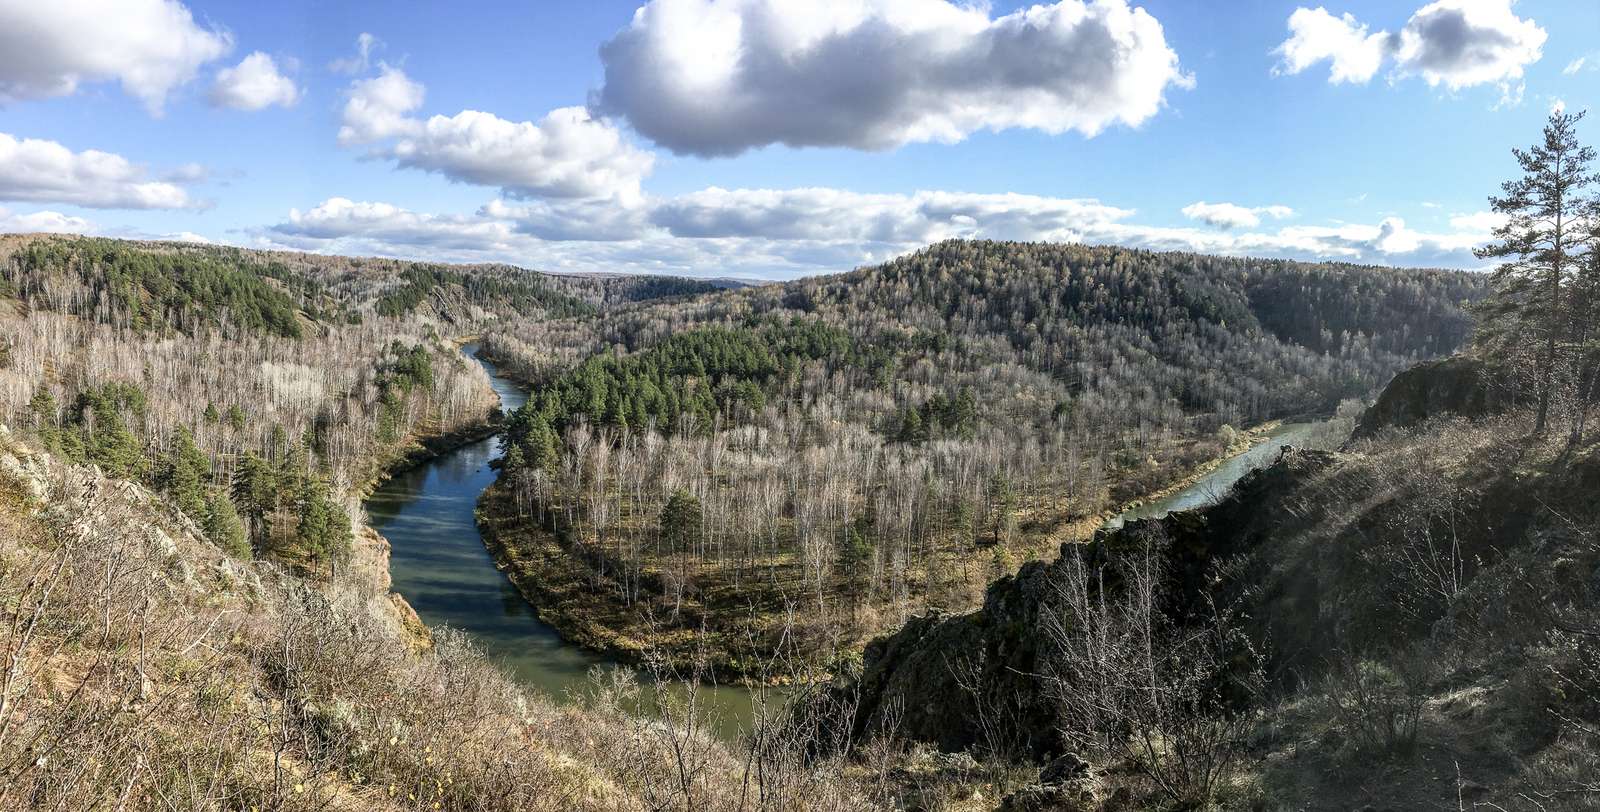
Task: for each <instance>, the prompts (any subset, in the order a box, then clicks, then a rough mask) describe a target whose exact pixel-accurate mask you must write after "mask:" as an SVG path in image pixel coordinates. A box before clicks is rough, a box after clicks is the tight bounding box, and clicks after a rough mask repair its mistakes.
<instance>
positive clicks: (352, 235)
mask: <svg viewBox="0 0 1600 812" xmlns="http://www.w3.org/2000/svg"><path fill="white" fill-rule="evenodd" d="M1235 208H1239V209H1240V210H1241V211H1245V212H1250V213H1251V216H1258V215H1261V214H1265V215H1267V216H1272V217H1284V216H1291V215H1292V214H1293V212H1292V211H1290V210H1288V209H1287V208H1285V207H1282V206H1276V207H1263V208H1260V209H1254V210H1246V209H1242V208H1240V207H1235ZM1135 214H1136V213H1135V212H1134V211H1132V210H1129V209H1121V208H1117V207H1115V206H1110V205H1106V204H1104V203H1101V202H1099V201H1096V200H1068V199H1061V198H1047V197H1036V196H1030V195H1017V194H958V193H950V192H931V191H925V192H918V193H916V194H911V195H895V194H887V195H877V194H859V193H854V192H848V191H843V190H838V189H791V190H768V189H738V190H724V189H717V188H711V189H705V190H702V191H698V192H692V193H689V194H684V195H678V196H675V197H669V198H648V197H647V198H642V199H641V200H639V201H636V202H635V203H634V204H632V205H611V204H601V203H597V202H594V201H541V202H538V203H536V204H534V205H530V206H514V205H509V204H507V203H505V202H503V201H493V202H491V203H489V204H487V205H485V206H484V207H483V208H481V209H479V210H478V211H477V212H476V213H474V214H472V215H438V214H419V213H416V212H412V211H409V210H406V209H402V208H398V207H395V206H389V205H386V204H382V203H355V202H352V201H349V200H345V199H337V198H336V199H332V200H327V201H323V202H322V203H321V204H319V205H318V206H316V207H315V208H313V209H311V210H310V211H308V212H306V213H303V214H302V213H301V212H299V211H298V210H296V211H292V212H291V213H290V215H289V217H288V219H286V220H285V221H284V222H282V223H279V224H277V225H274V226H270V227H267V228H261V229H256V230H255V231H254V232H252V236H253V237H254V238H255V239H256V241H257V244H258V245H260V246H261V247H274V246H276V247H283V248H295V249H298V250H315V251H327V252H330V253H337V252H357V253H363V252H364V253H379V254H387V255H398V256H408V257H414V258H419V259H429V260H437V261H462V262H486V261H504V262H512V263H517V264H522V265H528V266H532V267H538V268H543V269H547V270H568V271H600V270H613V271H614V270H633V271H647V272H667V273H679V274H683V273H688V274H691V275H707V274H709V275H713V276H715V275H724V274H756V275H764V276H767V277H768V278H786V277H789V276H796V275H804V274H814V273H826V272H831V271H840V270H848V269H850V268H853V267H856V266H858V265H863V264H870V263H875V262H882V261H884V260H887V259H890V258H892V257H895V256H898V255H900V254H903V253H905V252H907V251H912V250H916V249H917V248H919V247H922V246H924V245H927V244H928V243H931V242H936V241H939V240H944V239H950V238H969V239H1003V240H1028V241H1050V242H1078V243H1085V244H1113V245H1124V246H1130V247H1138V248H1149V249H1154V250H1165V251H1194V252H1201V253H1210V254H1222V255H1229V256H1264V257H1283V258H1290V259H1303V260H1312V261H1317V260H1343V261H1349V262H1363V263H1375V264H1387V265H1411V266H1418V265H1421V266H1438V267H1455V268H1480V267H1484V263H1483V262H1482V261H1480V260H1478V259H1477V258H1475V257H1474V256H1473V255H1472V249H1473V248H1474V247H1476V246H1480V245H1483V244H1484V243H1486V242H1488V241H1489V240H1490V235H1489V234H1488V233H1487V227H1486V226H1485V223H1483V222H1480V221H1478V220H1476V219H1474V220H1470V221H1463V222H1462V223H1457V224H1456V226H1457V228H1458V231H1457V232H1456V233H1451V234H1430V233H1425V232H1419V231H1417V230H1415V229H1411V228H1408V227H1407V226H1406V224H1405V222H1404V221H1403V220H1401V219H1399V218H1388V219H1386V220H1384V221H1382V222H1380V223H1378V224H1377V225H1361V224H1342V225H1338V226H1292V227H1286V228H1282V229H1279V230H1277V231H1276V232H1271V233H1268V232H1261V231H1251V232H1246V233H1238V234H1233V233H1226V232H1221V231H1218V230H1216V229H1214V228H1208V229H1201V228H1165V227H1155V226H1146V225H1141V224H1138V223H1136V222H1130V220H1131V218H1133V216H1134V215H1135ZM1258 219H1259V218H1258Z"/></svg>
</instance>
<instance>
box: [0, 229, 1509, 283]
mask: <svg viewBox="0 0 1600 812" xmlns="http://www.w3.org/2000/svg"><path fill="white" fill-rule="evenodd" d="M34 236H39V237H80V238H84V239H110V240H124V241H128V242H145V243H171V244H174V245H190V246H196V247H206V246H210V247H215V248H240V249H245V250H250V251H277V252H282V253H288V254H304V255H306V256H320V257H340V258H344V259H376V260H385V261H390V262H418V263H424V264H430V265H444V266H453V267H466V268H470V267H474V266H481V265H509V266H511V267H513V268H516V269H518V270H522V271H532V272H534V273H540V274H546V275H550V276H573V277H599V276H662V277H675V278H681V279H690V280H695V281H701V282H716V281H724V280H725V281H729V282H739V283H743V284H745V285H747V286H751V287H755V286H760V285H769V284H782V283H785V282H795V281H798V280H801V279H815V278H819V277H825V276H837V275H840V274H848V273H854V272H856V271H863V270H871V269H873V268H875V267H877V266H879V265H883V264H886V263H888V262H892V261H894V260H895V259H898V258H900V257H904V256H908V255H910V254H914V253H917V252H919V251H924V250H927V249H928V248H931V247H933V246H935V245H938V244H940V243H943V242H949V241H951V240H964V241H967V242H985V241H990V242H1018V243H1024V244H1026V243H1036V244H1039V245H1078V246H1082V247H1085V248H1119V249H1123V250H1128V251H1149V252H1151V253H1155V254H1195V255H1197V256H1210V257H1219V258H1226V259H1243V260H1269V261H1280V260H1281V261H1287V262H1303V263H1306V264H1311V265H1355V266H1361V267H1371V268H1394V269H1396V270H1411V271H1461V272H1465V273H1491V272H1492V271H1493V270H1494V268H1493V266H1491V265H1486V266H1485V267H1481V268H1444V267H1437V266H1429V265H1396V264H1393V263H1383V262H1354V261H1351V260H1345V259H1296V258H1294V257H1272V256H1255V255H1250V254H1241V255H1228V254H1208V253H1205V252H1203V251H1185V250H1183V249H1159V248H1145V247H1141V246H1128V245H1116V244H1114V243H1083V242H1057V241H1052V240H994V239H992V238H988V237H951V238H947V239H945V240H940V241H938V242H932V243H928V244H926V245H922V246H918V247H915V248H911V249H909V250H907V251H906V252H905V253H902V254H898V255H896V256H894V257H890V258H888V259H886V260H884V261H883V262H874V263H871V264H866V265H857V266H855V267H853V268H842V269H833V270H826V269H825V270H818V271H814V272H810V273H806V274H803V275H800V276H790V277H783V278H776V277H774V278H768V277H759V276H735V275H732V274H721V275H718V276H703V275H696V274H695V273H694V272H693V271H686V272H677V273H675V272H664V271H647V270H617V271H613V270H573V271H550V270H545V269H543V268H538V267H528V266H525V265H519V264H517V263H515V262H507V261H502V260H477V261H469V262H461V261H451V260H435V259H426V258H418V257H407V256H400V255H395V254H352V253H340V252H336V251H304V250H300V249H296V248H282V247H273V248H261V247H257V246H252V245H230V244H227V243H210V242H200V241H194V240H183V239H172V238H170V237H150V236H133V237H125V236H117V235H111V234H79V233H75V232H62V231H34V232H4V233H0V237H34Z"/></svg>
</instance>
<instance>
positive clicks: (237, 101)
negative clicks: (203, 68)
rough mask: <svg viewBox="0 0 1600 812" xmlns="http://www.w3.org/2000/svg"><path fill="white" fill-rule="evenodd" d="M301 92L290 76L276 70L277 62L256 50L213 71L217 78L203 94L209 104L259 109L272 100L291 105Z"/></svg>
mask: <svg viewBox="0 0 1600 812" xmlns="http://www.w3.org/2000/svg"><path fill="white" fill-rule="evenodd" d="M303 95H305V93H304V91H302V90H300V89H299V88H297V87H295V85H294V80H293V79H290V78H289V77H287V76H284V75H283V74H281V73H279V72H278V63H277V62H275V61H273V59H272V57H271V56H268V55H267V54H265V53H263V52H261V51H256V52H255V53H253V54H251V55H249V56H247V57H245V58H244V60H243V61H241V62H240V63H239V64H238V65H237V66H235V67H232V68H223V69H222V70H220V71H217V81H216V82H215V83H213V84H212V85H211V92H210V93H207V94H206V101H208V102H210V104H211V106H212V107H231V108H233V109H234V110H261V109H264V108H266V107H269V106H271V105H274V104H276V105H278V106H279V107H293V106H295V105H296V104H299V103H300V97H301V96H303Z"/></svg>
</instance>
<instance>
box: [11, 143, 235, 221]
mask: <svg viewBox="0 0 1600 812" xmlns="http://www.w3.org/2000/svg"><path fill="white" fill-rule="evenodd" d="M178 171H179V173H180V174H182V175H184V176H194V175H195V173H196V172H200V173H203V171H204V170H203V168H200V167H197V166H195V165H190V166H189V167H184V168H183V169H180V170H178ZM149 174H150V173H149V168H148V167H147V166H145V165H143V164H135V163H130V162H129V161H128V160H127V159H126V158H123V157H122V156H120V155H113V154H111V153H109V152H98V151H96V150H85V151H84V152H73V151H72V150H70V149H67V148H66V147H64V146H62V145H61V144H59V143H56V142H55V141H44V140H40V139H36V138H27V139H23V140H21V141H19V140H17V139H16V138H13V137H12V136H9V135H6V134H5V133H0V200H10V201H28V202H33V203H70V204H73V205H76V206H85V207H88V208H96V209H202V208H207V207H209V206H210V201H204V200H195V199H193V198H191V197H189V193H188V192H187V191H185V190H183V189H182V188H180V187H179V186H177V185H175V184H173V183H165V182H159V181H151V180H149Z"/></svg>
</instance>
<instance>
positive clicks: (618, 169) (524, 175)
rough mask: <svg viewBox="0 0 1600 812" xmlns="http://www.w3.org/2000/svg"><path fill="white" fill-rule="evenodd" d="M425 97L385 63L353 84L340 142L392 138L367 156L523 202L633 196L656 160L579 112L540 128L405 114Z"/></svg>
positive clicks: (468, 114) (477, 117) (551, 118)
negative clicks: (496, 191) (372, 75)
mask: <svg viewBox="0 0 1600 812" xmlns="http://www.w3.org/2000/svg"><path fill="white" fill-rule="evenodd" d="M424 96H425V89H424V88H423V86H422V85H421V84H419V83H417V82H413V81H411V80H410V79H408V78H407V77H406V75H405V74H404V73H402V72H401V71H400V70H399V69H398V68H392V67H389V66H388V65H384V66H383V74H382V75H381V76H378V77H376V78H373V79H365V80H361V81H357V82H355V83H353V84H352V85H351V89H350V91H349V93H348V101H347V102H346V103H345V108H344V113H343V115H342V117H341V121H342V123H343V126H342V127H341V128H340V129H339V143H340V144H342V145H344V146H356V145H359V144H370V143H374V142H378V141H384V140H387V139H389V138H397V139H398V140H396V141H395V143H394V144H393V145H392V146H388V147H384V148H379V149H376V150H374V151H373V152H372V153H370V155H371V156H373V157H385V158H392V159H394V160H395V162H396V163H398V164H399V165H400V166H402V167H407V168H411V169H422V170H425V171H428V172H437V173H439V174H441V175H444V176H445V177H447V178H449V179H451V180H453V181H456V182H459V183H470V184H476V185H480V186H499V187H500V188H501V191H502V193H503V194H505V195H506V196H508V197H513V198H520V199H527V198H558V199H573V200H597V199H607V198H617V199H632V198H637V197H638V196H639V182H640V180H641V179H642V178H643V177H644V176H646V175H648V174H650V172H651V170H652V169H653V168H654V167H655V156H654V154H652V153H649V152H644V151H642V150H640V149H638V148H637V147H635V146H633V145H632V144H630V143H628V142H627V140H626V139H624V138H623V136H622V133H621V131H619V130H618V129H617V128H616V127H615V126H613V125H612V124H611V123H610V122H609V121H605V120H600V119H594V118H591V117H590V115H589V111H588V110H586V109H585V108H582V107H563V108H561V109H559V110H552V111H551V112H550V113H549V114H547V115H546V116H545V117H544V118H542V119H540V120H539V123H538V124H534V123H533V122H529V121H524V122H520V123H517V122H511V121H506V120H505V119H502V118H499V117H498V116H495V115H493V114H490V113H481V112H478V111H476V110H464V111H462V112H461V113H458V114H457V115H455V116H453V117H449V118H446V117H445V116H434V117H432V118H430V119H428V120H426V121H423V120H420V119H417V118H413V117H411V116H409V115H407V114H408V113H410V112H412V111H414V110H416V109H417V108H419V107H421V106H422V102H423V98H424Z"/></svg>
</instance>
